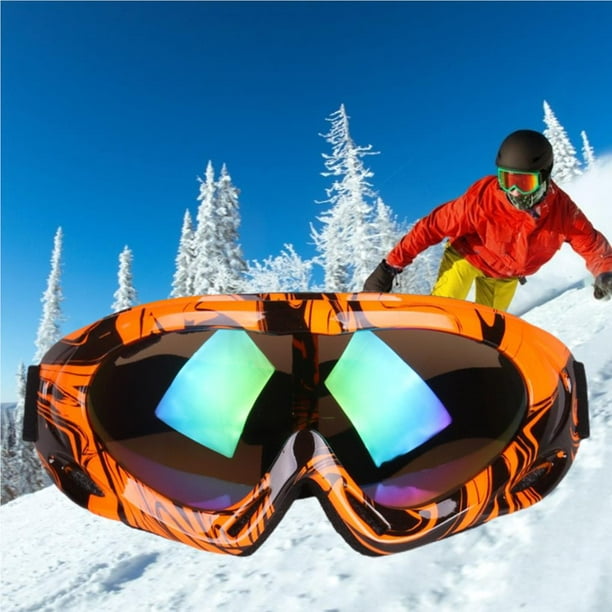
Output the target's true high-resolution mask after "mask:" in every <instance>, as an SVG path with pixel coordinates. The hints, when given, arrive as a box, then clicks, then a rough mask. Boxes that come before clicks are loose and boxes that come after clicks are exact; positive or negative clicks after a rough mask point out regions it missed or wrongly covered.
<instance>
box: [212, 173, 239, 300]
mask: <svg viewBox="0 0 612 612" xmlns="http://www.w3.org/2000/svg"><path fill="white" fill-rule="evenodd" d="M239 194H240V191H239V189H238V188H237V187H236V186H235V185H234V184H233V183H232V177H231V176H230V174H229V172H228V171H227V166H226V165H225V164H223V166H222V168H221V174H220V176H219V180H218V182H217V192H216V198H215V205H216V206H215V215H216V218H217V223H216V226H217V232H216V237H217V246H216V250H217V252H218V253H220V256H221V262H220V263H221V267H220V269H219V270H218V275H217V282H216V286H215V287H214V290H215V293H236V292H238V291H240V290H241V287H242V285H243V282H244V273H245V271H246V268H247V266H246V262H245V260H244V257H243V255H242V248H241V247H240V243H239V227H240V205H239V202H238V197H239Z"/></svg>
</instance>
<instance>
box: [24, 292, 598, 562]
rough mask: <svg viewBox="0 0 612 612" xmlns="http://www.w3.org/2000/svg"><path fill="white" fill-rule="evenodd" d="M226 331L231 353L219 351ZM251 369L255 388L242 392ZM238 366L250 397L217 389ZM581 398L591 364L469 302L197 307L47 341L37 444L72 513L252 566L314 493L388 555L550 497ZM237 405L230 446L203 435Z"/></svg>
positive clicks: (37, 399) (247, 298) (295, 300)
mask: <svg viewBox="0 0 612 612" xmlns="http://www.w3.org/2000/svg"><path fill="white" fill-rule="evenodd" d="M222 330H226V331H222ZM227 330H229V332H230V333H229V334H228V333H227ZM219 332H221V333H219ZM228 335H229V336H230V340H231V343H230V344H231V346H232V347H234V348H233V349H229V353H228V352H227V351H226V350H225V349H223V350H224V351H225V352H223V351H222V352H212V351H213V350H214V351H217V349H213V347H214V345H219V346H221V345H224V346H225V343H226V339H227V338H226V336H228ZM213 338H215V340H214V342H213V341H212V339H213ZM234 341H237V342H238V344H235V343H234ZM186 345H189V348H188V350H185V346H186ZM228 346H229V345H228ZM237 346H238V348H236V347H237ZM245 347H248V348H245ZM232 350H234V353H232V352H231V351H232ZM206 351H208V361H207V358H206V355H204V353H205V352H206ZM245 351H246V353H248V354H245ZM203 355H204V356H203ZM228 355H230V357H228ZM262 355H263V358H262V357H261V356H262ZM179 357H180V359H179ZM177 359H178V365H177V363H176V361H177ZM241 359H245V360H246V361H245V365H244V366H243V365H241V363H240V360H241ZM258 360H259V361H261V364H263V365H261V368H259V370H258V372H259V373H258V374H255V375H254V379H253V380H255V383H252V382H251V383H249V384H246V383H245V385H246V386H240V385H242V383H241V382H239V380H238V379H239V378H240V377H241V376H242V374H243V370H242V368H244V369H248V368H250V367H251V366H250V365H249V364H253V363H259V361H258ZM266 363H268V364H269V365H270V367H271V370H270V371H268V370H266V368H267V367H268V366H267V365H266ZM187 364H189V365H187ZM211 364H213V365H211ZM219 364H225V365H219ZM217 366H218V367H219V369H214V368H217ZM234 366H235V368H236V369H235V375H234V377H233V378H232V377H231V376H230V378H229V379H228V380H229V381H230V384H229V386H231V387H234V386H235V387H237V388H238V391H236V389H229V388H228V383H227V382H226V383H223V382H222V380H221V379H222V378H223V377H224V376H225V374H224V373H223V368H226V369H227V368H228V367H229V368H230V369H231V368H232V367H234ZM191 367H196V368H200V370H199V372H198V373H197V374H196V376H195V379H196V381H195V383H194V376H192V375H190V373H189V372H188V370H189V368H191ZM211 367H213V369H214V372H213V374H212V375H210V376H209V373H210V372H208V373H207V371H208V370H210V368H211ZM207 368H208V370H207ZM262 371H266V372H267V373H266V374H265V376H264V377H263V378H264V380H262V381H261V382H259V383H258V382H257V381H258V380H259V379H258V378H257V376H260V375H261V372H262ZM370 374H371V375H370ZM207 376H208V379H207V380H208V382H207V383H206V384H205V383H204V382H203V380H204V378H202V377H205V378H206V377H207ZM198 377H200V378H198ZM183 379H185V380H187V379H189V380H187V383H186V384H187V385H188V386H187V391H186V392H185V390H184V389H182V390H181V389H179V390H178V391H176V392H175V391H174V390H173V389H174V388H175V387H177V386H180V385H179V383H177V381H179V380H180V381H182V380H183ZM232 380H234V381H235V385H234V384H232V383H231V381H232ZM198 381H199V382H198ZM211 381H212V382H211ZM215 381H216V382H218V383H219V385H220V386H221V387H222V388H221V392H217V391H218V390H217V391H215V392H214V393H213V391H214V389H215V388H216V386H217V385H216V383H215ZM181 384H182V383H181ZM194 384H195V386H196V387H197V386H198V385H199V386H200V387H202V389H203V390H201V393H202V394H201V395H200V391H198V390H197V389H196V390H195V396H194ZM249 385H250V386H249ZM181 393H182V395H181ZM215 394H216V395H215ZM193 397H196V398H197V401H192V399H193ZM228 397H230V398H233V399H231V402H230V403H228ZM364 398H365V399H364ZM586 398H587V394H586V380H585V376H584V369H583V367H582V364H580V363H579V362H577V361H575V360H574V359H573V357H572V355H571V353H570V352H569V350H568V349H567V348H566V347H565V346H564V345H563V344H562V343H561V342H560V341H559V340H557V339H556V338H554V337H553V336H551V335H550V334H548V333H546V332H544V331H542V330H541V329H538V328H536V327H533V326H531V325H529V324H528V323H526V322H524V321H522V320H521V319H519V318H517V317H514V316H511V315H508V314H505V313H501V312H498V311H496V310H493V309H490V308H487V307H484V306H480V305H476V304H472V303H469V302H464V301H457V300H453V299H448V298H434V297H421V296H408V295H395V294H394V295H390V294H382V295H381V294H372V293H354V294H340V293H337V294H335V293H326V294H289V293H271V294H258V295H226V296H199V297H189V298H178V299H173V300H166V301H161V302H156V303H151V304H146V305H142V306H137V307H134V308H131V309H129V310H126V311H122V312H120V313H117V314H114V315H111V316H109V317H106V318H105V319H102V320H100V321H98V322H96V323H94V324H92V325H90V326H88V327H85V328H83V329H80V330H78V331H76V332H74V333H72V334H70V335H68V336H66V337H65V338H64V339H62V340H61V341H60V342H58V343H57V344H56V345H54V346H53V347H52V348H51V349H50V350H49V351H48V353H47V354H46V355H45V356H44V358H43V360H42V362H41V363H40V365H39V366H32V367H31V368H30V369H29V371H28V384H27V393H26V406H25V418H24V439H26V440H31V441H34V442H36V448H37V451H38V454H39V457H40V460H41V462H42V464H43V466H44V467H45V468H46V470H47V472H48V473H49V474H50V476H51V477H52V479H53V481H54V482H55V484H56V485H57V486H58V487H59V488H60V489H61V490H62V491H63V492H64V493H65V494H66V495H67V496H68V497H69V498H70V499H72V500H73V501H74V502H76V503H77V504H80V505H81V506H83V507H85V508H87V509H88V510H89V511H91V512H94V513H96V514H99V515H101V516H104V517H107V518H111V519H115V520H120V521H123V522H124V523H126V524H127V525H130V526H132V527H135V528H139V529H143V530H146V531H150V532H151V533H154V534H157V535H161V536H164V537H166V538H169V539H173V540H177V541H180V542H183V543H185V544H189V545H191V546H194V547H196V548H200V549H203V550H207V551H212V552H218V553H228V554H233V555H248V554H250V553H252V552H254V551H255V549H256V548H257V547H258V546H259V545H260V544H261V543H262V542H263V541H264V539H265V538H266V537H267V536H268V535H269V534H270V533H271V531H272V529H273V528H274V526H275V525H276V524H277V523H278V521H279V520H280V518H281V517H282V516H283V514H284V513H285V511H286V510H287V508H288V507H289V505H290V504H291V503H292V501H293V500H294V499H295V498H296V497H304V496H309V495H315V496H316V497H317V498H318V499H319V500H320V502H321V503H322V505H323V507H324V509H325V511H326V513H327V515H328V516H329V518H330V520H331V522H332V523H333V525H334V527H335V528H336V529H337V531H338V532H339V533H340V534H341V535H342V536H343V537H344V538H345V540H346V541H347V542H348V543H349V544H350V545H351V546H352V547H353V548H355V549H356V550H357V551H359V552H361V553H363V554H368V555H384V554H389V553H393V552H399V551H403V550H407V549H410V548H414V547H416V546H420V545H422V544H425V543H428V542H432V541H436V540H440V539H443V538H445V537H448V536H450V535H453V534H455V533H459V532H461V531H463V530H465V529H468V528H471V527H475V526H477V525H479V524H482V523H484V522H486V521H489V520H491V519H493V518H496V517H497V516H501V515H503V514H507V513H511V512H515V511H517V510H520V509H523V508H526V507H528V506H531V505H532V504H534V503H536V502H538V501H540V500H541V499H542V498H543V497H544V496H545V495H547V494H548V493H549V492H550V491H551V490H552V489H553V488H554V487H555V486H556V485H557V484H558V483H559V481H560V480H561V479H562V478H563V476H564V475H565V474H566V472H567V470H568V469H569V467H570V466H571V464H572V462H573V460H574V457H575V454H576V452H577V449H578V446H579V442H580V440H581V439H582V438H586V437H588V434H589V429H588V428H589V424H588V407H587V399H586ZM243 400H244V401H245V402H246V404H245V405H244V406H242V408H240V411H241V416H240V415H238V416H237V417H236V418H237V420H238V426H237V427H238V435H236V436H235V438H234V439H233V441H232V442H231V443H230V444H229V447H227V448H226V447H224V444H226V442H227V440H225V439H221V440H212V439H211V438H209V437H207V436H208V434H209V433H210V431H211V430H214V429H215V428H216V427H217V426H216V425H215V424H214V419H213V421H211V420H210V418H209V417H211V415H212V414H222V415H225V416H227V415H228V414H229V415H230V416H231V418H232V419H234V417H235V416H236V415H234V413H233V411H234V409H235V406H234V404H236V403H237V404H241V403H242V402H243ZM215 402H220V404H219V406H221V407H223V409H219V410H218V411H217V412H215V411H214V410H213V409H212V408H211V407H210V406H208V404H214V403H215ZM224 402H225V404H224ZM364 402H365V403H364ZM190 403H191V404H193V405H192V406H190V407H188V408H185V406H189V404H190ZM207 406H208V407H207ZM398 407H399V409H398ZM200 408H202V409H200ZM236 410H237V409H236ZM181 411H183V412H182V413H181ZM181 415H182V417H183V418H184V421H185V422H183V423H181V422H180V418H181ZM202 415H204V417H203V418H204V419H205V420H204V421H200V418H201V417H202ZM207 415H208V416H207ZM424 415H425V416H424ZM206 418H208V421H206ZM228 418H229V417H228ZM229 420H231V419H229ZM234 420H236V419H234ZM162 421H164V422H162ZM387 421H390V425H389V423H386V422H387ZM196 423H197V427H196ZM385 423H386V425H387V426H386V429H385ZM226 426H227V427H230V425H228V424H227V423H225V424H224V425H223V427H226ZM234 426H235V423H234V425H231V427H234ZM196 429H197V431H196ZM403 431H406V432H408V433H409V434H410V435H412V434H413V433H414V432H417V433H416V434H415V435H417V439H416V440H412V439H411V440H409V441H408V442H407V441H406V440H405V439H404V438H405V436H403V435H402V432H403ZM398 432H399V433H398ZM419 432H420V433H419ZM377 436H378V437H377ZM418 436H420V438H418ZM231 437H232V436H230V435H227V436H226V438H228V439H229V438H231ZM409 437H410V436H409ZM221 438H223V436H221ZM396 442H397V444H399V445H400V449H399V450H394V451H393V452H391V451H390V450H389V444H395V443H396ZM402 444H404V445H405V448H402V447H401V445H402ZM253 453H256V454H255V455H253ZM389 453H391V454H389ZM396 455H397V456H396ZM254 456H256V457H257V459H256V460H253V457H254ZM198 466H200V467H201V469H202V470H204V472H205V473H204V474H195V473H194V472H195V471H197V470H198V469H200V467H198ZM247 472H248V473H249V475H248V477H247ZM177 483H178V484H177ZM204 489H207V490H210V491H211V494H210V496H209V499H208V501H206V500H205V501H202V499H200V498H199V494H200V492H201V491H202V490H204ZM213 489H214V491H213ZM215 491H216V493H218V495H217V496H216V497H215V495H216V493H215ZM232 491H233V492H234V493H235V497H233V498H232V497H231V495H230V493H231V492H232ZM236 491H237V492H236ZM213 498H214V499H213Z"/></svg>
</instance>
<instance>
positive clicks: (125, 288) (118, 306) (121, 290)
mask: <svg viewBox="0 0 612 612" xmlns="http://www.w3.org/2000/svg"><path fill="white" fill-rule="evenodd" d="M132 261H133V255H132V251H131V250H130V249H129V248H128V247H127V246H125V247H123V251H121V253H120V254H119V271H118V273H117V280H118V283H119V287H118V288H117V291H115V293H113V297H114V298H115V301H114V302H113V304H112V306H111V309H112V311H113V312H119V311H120V310H125V309H126V308H131V307H132V306H133V305H134V304H135V303H136V290H135V289H134V285H133V278H132Z"/></svg>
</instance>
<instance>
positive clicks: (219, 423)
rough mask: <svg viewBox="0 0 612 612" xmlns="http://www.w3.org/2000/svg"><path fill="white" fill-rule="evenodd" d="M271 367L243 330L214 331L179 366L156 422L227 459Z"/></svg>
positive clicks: (272, 367) (159, 408) (266, 380)
mask: <svg viewBox="0 0 612 612" xmlns="http://www.w3.org/2000/svg"><path fill="white" fill-rule="evenodd" d="M273 373H274V366H273V365H272V364H271V363H270V362H269V361H268V359H267V358H266V356H265V355H264V354H263V353H262V352H261V350H259V348H258V347H257V345H256V344H255V343H254V342H253V340H251V338H249V336H248V334H247V333H246V332H245V331H244V330H233V329H220V330H217V331H216V332H215V333H214V334H213V335H212V336H211V337H210V338H209V339H208V340H207V341H206V342H205V343H204V344H203V345H202V346H201V347H200V348H199V349H198V350H197V351H196V352H195V353H194V354H193V356H192V357H191V358H190V359H189V361H187V363H186V364H185V365H184V366H183V367H182V368H181V370H180V371H179V373H178V374H177V376H176V377H175V379H174V380H173V381H172V383H171V385H170V387H169V388H168V390H167V391H166V393H165V394H164V396H163V397H162V399H161V401H160V402H159V404H158V406H157V408H156V410H155V415H156V416H157V418H158V419H160V420H161V421H163V422H164V423H166V424H167V425H169V426H170V427H172V428H173V429H175V430H176V431H178V432H180V433H182V434H183V435H185V436H187V437H189V438H191V439H192V440H195V441H196V442H198V443H199V444H202V445H204V446H206V447H207V448H210V449H212V450H214V451H216V452H218V453H220V454H221V455H223V456H225V457H229V458H231V457H232V456H233V455H234V452H235V451H236V446H237V445H238V441H239V439H240V436H241V434H242V431H243V429H244V424H245V422H246V420H247V417H248V416H249V412H250V411H251V408H252V407H253V404H254V403H255V401H256V400H257V397H258V396H259V394H260V393H261V391H262V389H263V388H264V387H265V386H266V383H267V382H268V380H269V379H270V377H271V376H272V374H273Z"/></svg>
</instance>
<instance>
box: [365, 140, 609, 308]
mask: <svg viewBox="0 0 612 612" xmlns="http://www.w3.org/2000/svg"><path fill="white" fill-rule="evenodd" d="M496 165H497V177H495V176H486V177H484V178H482V179H480V180H479V181H477V182H476V183H474V184H473V185H472V186H471V187H470V188H469V189H468V190H467V192H466V193H465V194H464V195H462V196H461V197H459V198H457V199H455V200H451V201H450V202H447V203H445V204H442V205H441V206H439V207H437V208H436V209H434V210H433V211H432V212H431V213H429V214H428V215H427V216H425V217H423V218H422V219H421V220H419V221H418V222H417V223H416V224H415V225H414V227H413V228H412V230H411V231H410V232H408V233H407V234H406V235H405V236H404V237H403V238H402V239H401V240H400V241H399V243H398V244H397V245H396V246H395V247H394V248H393V249H392V250H391V252H390V253H389V254H388V255H387V257H386V258H385V259H383V260H382V261H381V263H380V264H379V265H378V267H377V268H376V269H375V270H374V271H373V272H372V274H370V276H369V277H368V279H367V280H366V282H365V285H364V291H381V292H388V291H391V288H392V285H393V279H394V278H395V276H396V274H398V273H400V272H401V271H402V270H403V269H404V267H406V266H407V265H409V264H410V263H411V262H412V260H413V259H414V258H415V257H416V256H417V255H418V254H419V253H421V252H422V251H424V250H425V249H427V248H428V247H430V246H432V245H434V244H437V243H438V242H440V241H441V240H443V239H444V238H449V241H448V243H447V245H446V248H445V250H444V255H443V257H442V261H441V263H440V269H439V272H438V278H437V281H436V283H435V285H434V287H433V290H432V295H437V296H443V297H452V298H457V299H465V298H466V297H467V295H468V293H469V291H470V288H471V286H472V284H474V283H475V301H476V302H477V303H479V304H484V305H485V306H492V307H493V308H497V309H499V310H507V309H508V307H509V306H510V302H511V301H512V298H513V297H514V293H515V291H516V288H517V285H518V283H519V282H521V283H523V282H525V277H526V276H528V275H530V274H534V273H535V272H536V271H537V270H538V269H539V268H540V267H541V266H542V265H543V264H545V263H546V262H547V261H548V260H549V259H551V258H552V257H553V255H554V254H555V253H556V252H557V250H558V249H559V248H560V247H561V245H562V244H563V242H568V243H569V244H570V245H571V247H572V248H573V249H574V251H576V253H578V254H579V255H581V256H582V257H583V258H584V260H585V262H586V266H587V268H588V270H589V271H590V272H591V273H592V274H593V276H594V277H595V285H594V286H595V291H594V296H595V298H597V299H601V298H610V297H612V246H610V243H609V242H608V241H607V240H606V238H605V237H604V236H603V234H601V233H600V232H598V231H597V230H596V229H595V228H594V227H593V226H592V224H591V222H590V221H589V220H588V219H587V217H586V216H585V215H584V213H583V212H582V211H581V210H580V209H579V208H578V206H576V204H575V203H574V202H573V201H572V200H571V198H570V197H569V196H568V195H567V194H566V193H565V192H564V191H563V190H562V189H560V188H559V186H558V185H556V184H555V183H554V181H553V180H552V179H551V172H552V168H553V150H552V146H551V144H550V142H549V141H548V140H547V139H546V137H545V136H543V135H542V134H541V133H540V132H535V131H532V130H518V131H516V132H513V133H512V134H510V135H509V136H508V137H507V138H506V139H505V140H504V141H503V142H502V144H501V146H500V149H499V152H498V154H497V160H496Z"/></svg>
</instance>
